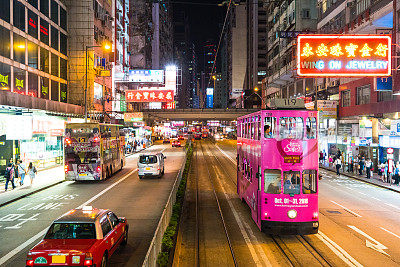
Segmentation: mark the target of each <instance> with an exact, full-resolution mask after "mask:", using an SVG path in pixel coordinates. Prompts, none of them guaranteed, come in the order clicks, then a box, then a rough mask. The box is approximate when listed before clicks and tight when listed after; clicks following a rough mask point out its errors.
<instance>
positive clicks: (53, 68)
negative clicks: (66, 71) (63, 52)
mask: <svg viewBox="0 0 400 267" xmlns="http://www.w3.org/2000/svg"><path fill="white" fill-rule="evenodd" d="M51 75H54V76H57V77H58V75H59V74H58V56H57V55H54V54H51Z"/></svg>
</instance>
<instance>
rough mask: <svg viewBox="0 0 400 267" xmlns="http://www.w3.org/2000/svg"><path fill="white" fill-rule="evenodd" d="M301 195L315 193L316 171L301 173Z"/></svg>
mask: <svg viewBox="0 0 400 267" xmlns="http://www.w3.org/2000/svg"><path fill="white" fill-rule="evenodd" d="M302 181H303V194H315V193H317V171H316V170H304V171H303V177H302Z"/></svg>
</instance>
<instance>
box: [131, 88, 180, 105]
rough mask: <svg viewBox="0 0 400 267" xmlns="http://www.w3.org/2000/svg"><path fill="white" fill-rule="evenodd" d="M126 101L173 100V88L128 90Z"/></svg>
mask: <svg viewBox="0 0 400 267" xmlns="http://www.w3.org/2000/svg"><path fill="white" fill-rule="evenodd" d="M125 101H126V102H173V101H174V91H173V90H127V91H125Z"/></svg>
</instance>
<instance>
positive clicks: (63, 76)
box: [60, 57, 68, 80]
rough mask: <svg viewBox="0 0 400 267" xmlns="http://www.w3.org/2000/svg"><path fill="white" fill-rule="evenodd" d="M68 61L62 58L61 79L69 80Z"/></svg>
mask: <svg viewBox="0 0 400 267" xmlns="http://www.w3.org/2000/svg"><path fill="white" fill-rule="evenodd" d="M67 68H68V65H67V61H66V60H65V59H63V58H61V57H60V78H61V79H64V80H67Z"/></svg>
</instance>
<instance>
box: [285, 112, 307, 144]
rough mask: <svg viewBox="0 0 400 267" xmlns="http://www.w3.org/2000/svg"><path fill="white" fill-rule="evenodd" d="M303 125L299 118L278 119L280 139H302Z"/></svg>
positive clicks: (301, 119)
mask: <svg viewBox="0 0 400 267" xmlns="http://www.w3.org/2000/svg"><path fill="white" fill-rule="evenodd" d="M303 131H304V124H303V118H301V117H282V118H280V119H279V136H280V138H281V139H303Z"/></svg>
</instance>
